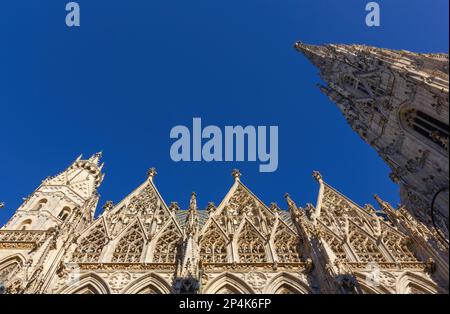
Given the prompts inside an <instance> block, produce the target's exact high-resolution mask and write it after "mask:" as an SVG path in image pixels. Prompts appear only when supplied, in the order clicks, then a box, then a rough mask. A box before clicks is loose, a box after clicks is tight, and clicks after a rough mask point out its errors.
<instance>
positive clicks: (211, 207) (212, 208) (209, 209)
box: [206, 202, 216, 214]
mask: <svg viewBox="0 0 450 314" xmlns="http://www.w3.org/2000/svg"><path fill="white" fill-rule="evenodd" d="M215 210H216V205H214V202H208V206H207V207H206V211H207V212H208V214H211V213H212V212H214V211H215Z"/></svg>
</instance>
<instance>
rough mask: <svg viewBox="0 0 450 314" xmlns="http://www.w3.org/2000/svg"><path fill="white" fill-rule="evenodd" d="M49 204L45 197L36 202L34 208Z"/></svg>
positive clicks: (37, 208) (38, 208)
mask: <svg viewBox="0 0 450 314" xmlns="http://www.w3.org/2000/svg"><path fill="white" fill-rule="evenodd" d="M45 204H47V199H45V198H43V199H41V200H39V202H38V203H37V204H36V206H35V208H34V210H40V209H41V208H42V207H44V205H45Z"/></svg>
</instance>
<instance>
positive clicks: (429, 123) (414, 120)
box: [402, 109, 449, 152]
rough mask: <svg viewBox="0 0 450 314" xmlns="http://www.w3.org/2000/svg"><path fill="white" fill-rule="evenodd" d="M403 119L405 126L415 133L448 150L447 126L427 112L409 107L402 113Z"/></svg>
mask: <svg viewBox="0 0 450 314" xmlns="http://www.w3.org/2000/svg"><path fill="white" fill-rule="evenodd" d="M402 119H403V121H404V122H405V123H406V126H407V127H408V128H409V129H411V130H413V131H414V132H415V133H416V134H419V135H420V136H422V137H424V138H427V139H428V140H429V141H431V142H433V143H435V144H437V145H439V146H440V147H441V148H443V149H445V150H446V151H447V152H448V150H449V126H448V124H446V123H444V122H442V121H439V120H438V119H436V118H434V117H432V116H430V115H428V114H427V113H425V112H423V111H420V110H417V109H409V110H406V111H405V112H404V113H403V117H402Z"/></svg>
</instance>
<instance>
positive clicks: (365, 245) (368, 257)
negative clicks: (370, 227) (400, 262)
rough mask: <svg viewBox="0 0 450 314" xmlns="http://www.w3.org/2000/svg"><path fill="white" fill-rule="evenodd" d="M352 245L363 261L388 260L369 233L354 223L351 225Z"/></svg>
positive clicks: (379, 261)
mask: <svg viewBox="0 0 450 314" xmlns="http://www.w3.org/2000/svg"><path fill="white" fill-rule="evenodd" d="M349 229H350V236H349V237H350V240H349V242H350V246H351V247H352V249H353V251H354V252H355V253H356V255H358V259H359V260H360V261H361V262H376V263H382V262H386V258H385V257H384V255H383V253H381V251H380V249H379V247H378V245H377V244H376V243H375V241H374V240H372V239H371V238H370V237H369V236H368V235H367V234H364V233H363V232H362V231H360V230H358V228H356V227H355V226H354V225H352V224H351V225H350V227H349Z"/></svg>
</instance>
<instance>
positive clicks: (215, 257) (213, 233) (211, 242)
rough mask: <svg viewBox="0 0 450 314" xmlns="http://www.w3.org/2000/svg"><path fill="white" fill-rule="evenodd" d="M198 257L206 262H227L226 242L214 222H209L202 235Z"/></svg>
mask: <svg viewBox="0 0 450 314" xmlns="http://www.w3.org/2000/svg"><path fill="white" fill-rule="evenodd" d="M200 259H201V261H202V262H206V263H226V262H227V244H226V242H225V239H224V238H223V236H222V235H221V234H220V232H219V230H217V227H215V226H214V224H211V226H210V227H209V228H208V230H207V231H206V232H205V234H204V235H203V237H202V241H201V243H200Z"/></svg>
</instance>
